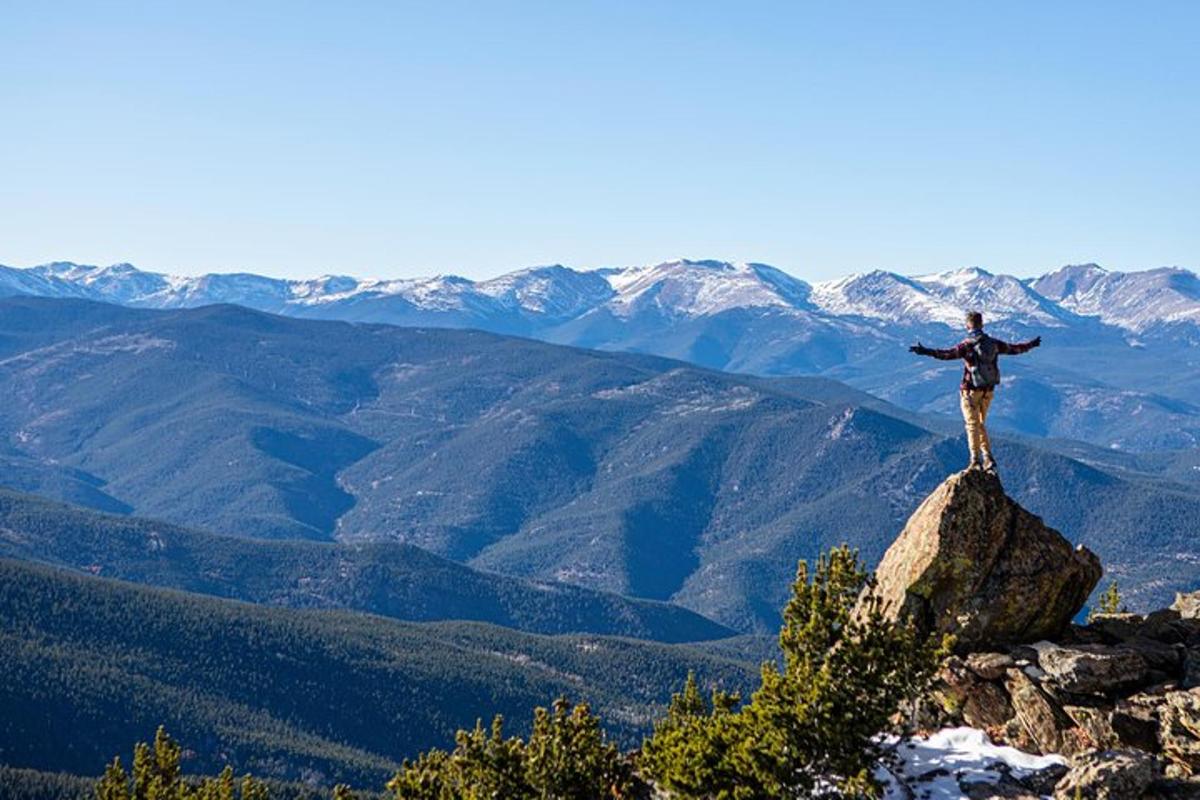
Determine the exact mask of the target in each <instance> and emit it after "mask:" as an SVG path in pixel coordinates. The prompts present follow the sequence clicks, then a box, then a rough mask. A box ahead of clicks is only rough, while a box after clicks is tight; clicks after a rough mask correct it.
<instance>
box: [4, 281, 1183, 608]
mask: <svg viewBox="0 0 1200 800" xmlns="http://www.w3.org/2000/svg"><path fill="white" fill-rule="evenodd" d="M31 353H32V354H33V355H30V354H31ZM940 380H941V381H942V383H943V385H944V386H948V393H953V392H954V388H953V387H954V386H956V385H957V377H956V376H955V375H954V374H952V373H949V374H942V375H941V378H940ZM129 386H137V387H138V391H137V392H130V391H128V387H129ZM1014 388H1015V387H1009V389H1006V391H1012V390H1013V389H1014ZM0 391H2V392H5V393H6V396H8V397H10V398H12V402H10V403H8V404H5V405H2V406H0V442H3V443H5V445H6V447H7V448H9V451H8V452H7V454H6V451H5V450H3V449H0V465H2V466H3V467H4V469H3V470H0V477H2V478H3V481H4V482H5V483H6V484H8V485H14V484H15V485H16V486H17V487H18V488H21V489H23V490H25V491H33V492H36V493H40V494H46V495H49V496H53V497H57V498H60V499H66V500H74V501H76V502H84V503H88V504H93V505H94V504H95V503H97V502H106V503H109V504H110V505H114V506H117V507H120V508H121V509H122V510H128V511H132V512H133V513H136V514H138V515H142V516H151V517H156V518H160V519H167V520H170V521H172V522H174V523H177V524H183V525H190V526H196V527H201V528H205V529H209V530H214V531H219V532H223V533H233V534H238V535H244V536H249V537H252V538H275V539H289V538H291V539H294V538H303V539H315V540H325V541H328V540H329V539H337V540H340V541H343V542H347V543H351V542H364V541H368V540H375V539H384V540H391V541H396V542H404V543H408V544H412V545H416V546H418V547H421V548H424V549H428V550H432V551H434V552H435V553H437V554H438V555H440V556H442V557H445V558H450V559H453V560H458V561H463V562H466V563H467V564H468V565H470V566H472V567H476V568H482V569H485V570H489V571H498V572H506V573H510V574H514V575H517V576H519V577H525V578H534V579H539V580H559V581H566V582H571V583H576V584H580V585H582V586H585V587H588V588H591V589H599V590H604V591H610V592H616V593H618V594H636V595H640V596H642V597H647V598H651V599H657V600H670V601H671V602H674V603H676V604H679V605H683V606H684V607H686V608H689V609H691V610H692V611H695V612H698V613H700V614H703V615H704V616H707V617H709V618H711V619H714V620H717V621H718V622H721V623H722V624H725V625H727V626H729V627H732V628H734V629H737V630H742V631H769V630H774V629H776V628H777V625H778V618H777V614H778V609H779V608H780V607H781V605H782V602H783V599H784V598H783V596H782V593H783V592H785V591H786V587H787V586H788V585H789V582H790V580H791V577H792V572H793V570H794V567H795V564H796V562H797V560H799V559H801V558H806V559H811V558H813V557H815V556H816V555H817V554H818V553H819V552H821V551H822V550H824V549H827V548H828V547H829V546H832V545H836V544H841V543H843V542H849V543H851V544H853V545H856V546H858V547H860V548H862V551H863V554H864V557H865V558H867V559H868V560H873V559H874V558H877V557H878V556H879V555H881V554H882V551H883V548H884V547H885V546H886V543H887V541H888V538H889V534H890V532H891V531H892V530H894V529H895V528H896V527H897V526H898V525H899V524H900V523H901V522H902V521H903V519H904V518H905V517H906V516H907V514H908V513H910V512H911V510H912V508H913V507H915V505H916V503H917V502H918V501H919V499H920V498H921V497H922V496H924V494H925V493H927V491H928V490H929V489H931V488H932V487H933V485H934V484H935V483H936V482H937V481H938V480H940V476H942V475H944V474H946V473H947V472H952V471H956V470H957V469H959V468H961V466H962V463H963V461H964V458H965V456H964V453H965V449H964V447H963V444H962V440H961V434H959V435H958V436H957V437H954V436H947V435H946V433H945V431H944V429H942V428H940V427H938V428H931V427H928V426H926V425H925V424H924V423H923V422H922V419H921V417H920V416H919V415H913V414H907V413H903V414H902V413H898V412H894V411H893V410H892V409H891V407H890V406H888V405H887V404H886V403H883V402H882V401H878V400H875V399H874V398H866V396H864V395H862V394H861V393H859V392H856V391H855V390H854V389H851V388H847V387H842V386H840V385H839V384H836V383H834V382H832V381H830V380H828V379H825V378H803V377H791V378H763V377H757V376H752V375H734V374H729V373H722V372H717V371H713V370H708V369H703V368H700V367H696V366H693V365H689V364H686V363H684V362H679V361H672V360H669V359H665V358H661V357H658V356H649V355H641V354H630V353H615V352H607V351H596V350H586V349H580V348H575V347H561V346H556V345H551V344H547V343H544V342H539V341H536V340H533V339H528V338H520V337H511V336H503V335H498V334H493V333H486V332H481V331H477V330H452V329H444V328H405V327H396V326H388V325H362V324H351V323H345V322H329V321H314V320H304V319H295V318H289V317H281V316H274V315H270V314H267V313H264V312H258V311H253V310H249V309H246V308H243V307H239V306H208V307H205V308H201V309H192V310H174V311H145V310H133V309H127V308H122V307H120V306H114V305H102V304H96V303H92V302H89V301H81V300H50V299H44V298H16V299H9V300H2V301H0ZM1005 402H1007V400H1006V401H1005ZM998 406H999V401H998ZM954 433H955V434H958V431H957V430H955V431H954ZM168 445H169V446H168ZM1091 453H1092V451H1088V450H1087V449H1086V448H1084V449H1083V450H1080V451H1079V454H1080V455H1082V456H1083V457H1085V458H1088V459H1089V461H1090V462H1091V463H1090V464H1089V463H1084V462H1082V461H1079V460H1073V459H1072V458H1068V457H1066V456H1064V455H1062V454H1060V453H1058V452H1052V451H1048V450H1046V449H1042V448H1039V447H1038V446H1036V444H1035V443H1032V442H1029V441H1024V442H1022V441H1013V440H1007V439H1004V438H1003V437H999V436H998V437H997V455H998V457H999V458H1000V461H1001V464H1002V466H1003V467H1004V470H1005V480H1006V484H1007V485H1008V486H1009V488H1010V489H1011V490H1012V491H1013V492H1014V496H1017V497H1019V498H1020V500H1021V502H1022V503H1023V504H1024V505H1026V506H1027V507H1028V508H1030V509H1031V510H1033V511H1034V512H1035V513H1039V514H1042V515H1044V516H1046V518H1047V519H1048V520H1049V521H1050V522H1051V523H1052V524H1055V525H1056V526H1058V527H1059V528H1060V529H1062V530H1063V531H1064V533H1066V534H1067V535H1069V536H1071V537H1072V538H1073V539H1075V540H1083V541H1085V542H1087V543H1088V544H1089V546H1093V549H1095V550H1096V551H1097V552H1098V553H1100V554H1101V556H1102V557H1103V558H1105V560H1106V563H1109V564H1110V565H1111V566H1112V567H1113V569H1114V571H1116V572H1117V573H1119V574H1121V575H1122V582H1123V584H1129V583H1136V582H1137V581H1140V580H1143V579H1146V581H1147V582H1146V586H1145V588H1144V593H1143V594H1141V595H1137V594H1135V592H1134V591H1133V590H1132V589H1131V591H1130V592H1129V594H1130V601H1131V602H1136V603H1138V604H1139V605H1148V604H1150V603H1153V602H1161V600H1162V599H1163V597H1164V595H1167V594H1169V593H1170V592H1172V591H1174V590H1175V589H1183V588H1190V582H1192V581H1194V580H1195V578H1196V573H1195V569H1194V567H1193V566H1192V564H1193V563H1194V562H1193V560H1192V559H1195V558H1196V555H1195V553H1194V552H1193V545H1192V543H1191V538H1190V528H1189V527H1188V524H1187V522H1186V521H1187V520H1189V519H1193V518H1194V517H1195V516H1196V515H1197V514H1200V496H1198V493H1197V491H1196V488H1195V487H1194V486H1193V485H1191V484H1189V483H1187V482H1185V481H1184V480H1183V479H1182V477H1173V479H1172V480H1165V479H1163V478H1159V477H1154V476H1148V475H1144V474H1138V473H1136V472H1134V468H1135V467H1136V462H1133V463H1131V464H1130V465H1128V466H1122V465H1120V464H1117V465H1113V464H1108V463H1105V462H1103V461H1102V460H1101V459H1097V458H1094V457H1093V456H1092V455H1091ZM1183 467H1184V465H1181V467H1180V469H1181V470H1182V469H1183ZM1190 474H1194V470H1191V469H1190V468H1188V469H1187V470H1186V472H1181V473H1180V475H1181V476H1186V475H1190ZM97 494H101V495H103V497H96V495H97ZM851 511H852V513H851ZM1128 531H1137V532H1138V535H1139V537H1140V540H1139V541H1138V542H1137V543H1136V545H1135V543H1133V542H1132V541H1131V540H1130V538H1129V537H1128V536H1127V535H1126V533H1127V532H1128ZM667 556H669V558H668V557H667ZM1163 564H1166V565H1169V566H1168V567H1163V566H1162V565H1163ZM664 565H666V566H668V567H669V569H665V570H664V569H663V566H664ZM1126 578H1128V580H1126Z"/></svg>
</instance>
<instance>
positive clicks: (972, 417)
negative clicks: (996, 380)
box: [959, 389, 994, 463]
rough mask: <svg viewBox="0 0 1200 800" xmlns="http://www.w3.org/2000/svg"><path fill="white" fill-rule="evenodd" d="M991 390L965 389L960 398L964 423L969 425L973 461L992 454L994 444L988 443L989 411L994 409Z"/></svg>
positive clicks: (968, 445)
mask: <svg viewBox="0 0 1200 800" xmlns="http://www.w3.org/2000/svg"><path fill="white" fill-rule="evenodd" d="M993 394H994V392H993V391H992V390H991V389H963V390H962V395H961V397H960V398H959V403H960V405H961V406H962V415H963V422H965V423H966V424H967V447H968V448H970V450H971V461H972V463H973V462H976V461H978V460H979V459H980V457H981V456H982V455H983V454H984V453H986V454H987V455H988V456H989V457H990V456H991V454H992V444H991V442H989V441H988V435H987V428H986V427H985V424H986V423H987V415H988V409H989V408H991V407H992V395H993Z"/></svg>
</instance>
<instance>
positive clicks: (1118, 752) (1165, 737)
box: [934, 610, 1200, 798]
mask: <svg viewBox="0 0 1200 800" xmlns="http://www.w3.org/2000/svg"><path fill="white" fill-rule="evenodd" d="M1193 652H1200V618H1191V619H1189V618H1184V617H1182V616H1181V615H1180V614H1179V612H1178V611H1173V610H1164V611H1156V612H1154V613H1153V614H1149V615H1146V616H1144V617H1143V616H1141V615H1138V614H1128V613H1123V614H1106V615H1100V616H1097V617H1094V618H1093V620H1092V621H1091V622H1090V623H1088V624H1087V625H1069V626H1068V627H1067V629H1066V630H1065V631H1064V632H1063V634H1062V635H1061V636H1059V637H1058V639H1057V640H1056V641H1053V642H1051V641H1041V642H1035V643H1033V644H1031V645H1013V646H1009V647H1005V648H998V649H996V650H995V651H993V652H976V653H971V654H970V655H967V656H965V657H960V656H952V657H951V658H949V659H947V661H946V662H945V664H944V665H943V667H942V671H941V675H940V678H939V681H938V687H937V689H936V691H935V693H934V694H935V697H934V699H935V700H936V706H937V707H938V708H941V709H942V713H943V715H944V716H943V718H942V719H941V720H939V721H938V723H937V724H967V725H970V726H972V727H976V728H981V729H984V730H986V731H987V732H988V733H989V735H990V736H991V737H992V739H993V740H995V741H997V742H1001V743H1005V744H1010V745H1013V746H1015V747H1018V748H1020V749H1022V750H1026V751H1030V752H1035V753H1044V754H1045V753H1057V754H1062V755H1065V756H1068V757H1070V758H1071V759H1072V761H1073V767H1072V771H1071V773H1070V775H1068V777H1067V778H1066V779H1064V782H1063V783H1062V784H1060V785H1059V787H1058V789H1056V794H1055V796H1056V797H1065V798H1074V797H1075V793H1076V790H1078V792H1079V796H1081V797H1122V798H1125V797H1128V798H1141V797H1146V798H1176V797H1191V798H1200V687H1189V686H1188V685H1187V679H1188V676H1189V675H1190V674H1191V673H1193V672H1195V670H1196V666H1195V664H1194V659H1192V658H1191V654H1192V653H1193ZM1147 765H1152V766H1153V769H1150V770H1149V772H1148V771H1147V770H1148V767H1147ZM1148 776H1149V777H1148ZM1151 780H1152V781H1153V782H1152V784H1151V783H1150V781H1151ZM1064 787H1065V788H1064ZM1138 787H1141V788H1138ZM1147 787H1149V788H1147ZM1125 792H1136V793H1133V794H1126V793H1125Z"/></svg>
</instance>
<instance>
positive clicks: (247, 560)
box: [0, 489, 733, 642]
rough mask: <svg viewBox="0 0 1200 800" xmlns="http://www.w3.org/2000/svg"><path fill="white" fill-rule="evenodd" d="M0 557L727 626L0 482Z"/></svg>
mask: <svg viewBox="0 0 1200 800" xmlns="http://www.w3.org/2000/svg"><path fill="white" fill-rule="evenodd" d="M0 557H9V558H16V559H22V560H32V561H41V562H44V563H48V564H55V565H59V566H64V567H72V568H75V569H79V570H84V571H89V572H93V573H95V574H98V575H101V576H103V577H112V578H121V579H123V580H128V581H133V582H136V583H145V584H150V585H154V586H163V587H168V588H172V589H183V590H185V591H189V592H197V593H200V594H210V595H215V596H217V597H226V598H231V599H235V600H245V601H247V602H252V603H262V604H265V605H274V606H289V607H294V608H344V609H351V610H357V611H367V612H370V613H373V614H379V615H381V616H386V617H394V618H396V619H402V620H410V621H416V622H426V621H431V620H470V621H478V622H489V623H493V624H496V625H504V626H506V627H510V628H516V629H518V630H523V631H529V632H532V633H547V634H559V633H598V634H606V635H614V636H631V637H635V638H639V639H651V640H654V641H659V642H692V641H701V640H708V639H718V638H724V637H728V636H731V635H733V631H732V630H730V629H729V628H726V627H724V626H722V625H718V624H717V623H715V622H712V621H711V620H708V619H705V618H704V617H701V616H700V615H699V614H696V613H694V612H692V611H688V610H687V609H684V608H680V607H679V606H674V605H671V604H668V603H661V602H656V601H653V600H638V599H633V598H628V597H622V596H620V595H616V594H612V593H609V592H596V591H591V590H588V589H584V588H582V587H578V586H572V585H570V584H564V583H542V582H536V581H531V580H522V579H519V578H512V577H508V576H505V575H499V574H496V573H492V572H484V571H481V570H476V569H471V568H470V567H466V566H464V565H462V564H457V563H455V562H453V561H449V560H447V559H444V558H440V557H438V556H435V555H433V554H432V553H430V552H428V551H426V550H421V549H419V548H417V547H413V546H412V545H405V544H400V543H396V542H387V541H381V542H363V543H360V544H334V543H332V542H312V541H304V540H297V541H279V540H261V539H260V540H254V539H246V538H243V537H235V536H221V535H217V534H212V533H208V532H205V531H199V530H196V529H193V528H184V527H181V526H178V525H172V524H170V523H165V522H161V521H157V520H146V519H140V518H138V517H129V516H119V515H114V514H103V513H99V512H95V511H91V510H88V509H84V508H79V507H72V506H68V505H65V504H62V503H56V502H53V501H50V500H44V499H42V498H40V497H35V496H33V495H28V494H21V493H18V492H12V491H9V490H5V489H0Z"/></svg>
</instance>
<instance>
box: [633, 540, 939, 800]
mask: <svg viewBox="0 0 1200 800" xmlns="http://www.w3.org/2000/svg"><path fill="white" fill-rule="evenodd" d="M860 598H861V602H860ZM856 604H857V606H856ZM779 643H780V646H781V648H782V651H783V656H784V663H783V667H782V669H781V668H780V667H779V666H777V665H775V664H772V663H767V664H764V665H763V668H762V683H761V685H760V687H759V689H758V690H757V691H756V692H755V693H754V695H753V696H752V697H751V699H750V702H749V703H747V704H746V705H744V706H742V707H741V708H736V700H734V699H733V698H731V697H730V696H729V695H721V694H719V693H717V694H714V696H713V698H712V700H711V701H707V702H706V701H704V699H703V696H702V695H701V693H700V691H699V688H698V687H697V686H696V685H695V681H694V679H690V680H689V681H688V683H687V684H686V685H685V686H684V689H683V691H682V692H681V693H680V694H677V695H675V697H674V699H673V700H672V703H671V706H670V708H668V710H667V715H666V717H665V718H664V719H663V720H662V721H661V722H660V723H659V725H658V726H657V727H656V728H655V731H654V734H653V735H652V736H651V737H650V738H649V739H648V740H647V741H646V742H645V744H644V746H643V749H642V753H641V758H640V761H639V766H640V768H641V769H642V771H643V772H644V773H645V774H646V775H647V776H648V777H649V778H651V779H653V780H654V782H655V783H656V784H657V785H658V786H659V788H660V789H662V790H663V791H665V792H666V793H667V794H668V795H669V796H671V797H676V798H681V799H684V800H751V798H762V797H798V796H799V797H820V796H829V797H875V796H877V795H878V786H877V785H876V784H875V782H874V780H873V779H872V777H871V769H872V765H873V764H874V762H875V759H876V756H877V753H876V751H875V746H874V744H873V740H874V737H876V736H877V735H878V734H879V733H880V732H882V731H884V730H886V729H887V728H888V727H889V722H890V720H891V719H892V718H893V717H894V716H895V715H896V713H897V711H898V710H900V709H901V707H902V706H903V705H904V704H905V703H906V702H909V701H911V700H912V699H913V698H915V697H917V696H918V695H919V694H920V693H921V692H922V691H923V690H924V689H926V688H927V687H928V685H929V683H930V681H931V679H932V677H933V675H934V673H935V672H936V669H937V666H938V664H939V663H940V660H941V658H942V657H943V656H944V654H945V653H946V651H947V649H948V646H949V642H947V641H933V640H925V639H923V638H922V637H920V636H919V635H918V633H917V631H916V630H915V628H914V627H912V626H910V625H908V624H904V623H897V622H893V621H890V620H888V619H886V618H885V617H884V615H883V611H882V608H881V603H880V600H879V598H878V595H877V594H876V592H875V582H874V578H873V577H872V576H871V575H870V573H868V572H867V571H866V569H865V568H864V567H863V565H862V563H861V561H860V560H859V558H858V554H857V552H855V551H853V550H851V549H849V548H847V547H841V548H835V549H833V550H831V551H830V552H829V553H828V554H826V555H823V556H821V557H820V558H819V559H818V561H817V563H816V566H815V569H814V570H812V572H811V573H810V571H809V567H808V564H807V563H806V562H801V563H800V565H799V569H798V570H797V575H796V580H795V583H794V584H793V586H792V597H791V600H790V601H789V602H788V605H787V607H786V609H785V610H784V622H783V628H782V630H781V631H780V635H779Z"/></svg>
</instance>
